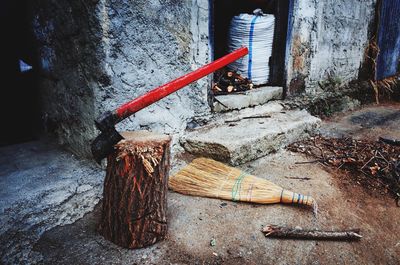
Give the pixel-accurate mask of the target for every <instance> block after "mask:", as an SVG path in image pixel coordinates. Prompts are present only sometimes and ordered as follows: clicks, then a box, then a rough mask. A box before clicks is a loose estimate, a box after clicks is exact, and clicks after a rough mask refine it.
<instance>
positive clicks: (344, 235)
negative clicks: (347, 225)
mask: <svg viewBox="0 0 400 265" xmlns="http://www.w3.org/2000/svg"><path fill="white" fill-rule="evenodd" d="M262 232H263V233H264V234H265V237H275V238H288V239H289V238H290V239H311V240H341V241H353V240H360V239H361V238H362V236H361V235H360V229H358V228H357V229H351V230H343V231H339V230H337V231H322V230H317V229H309V230H306V229H302V228H300V227H295V228H290V227H283V226H277V225H267V226H265V227H264V228H263V230H262Z"/></svg>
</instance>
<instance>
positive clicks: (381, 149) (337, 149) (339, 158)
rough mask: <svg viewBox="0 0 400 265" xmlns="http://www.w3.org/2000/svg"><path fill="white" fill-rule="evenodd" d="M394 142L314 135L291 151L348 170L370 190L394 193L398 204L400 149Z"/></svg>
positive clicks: (358, 182)
mask: <svg viewBox="0 0 400 265" xmlns="http://www.w3.org/2000/svg"><path fill="white" fill-rule="evenodd" d="M393 143H394V144H393ZM395 143H396V141H393V142H392V143H391V142H390V141H382V140H380V141H369V140H355V139H352V138H324V137H322V136H315V137H311V138H309V139H307V140H304V141H301V142H296V143H294V144H291V145H290V146H289V147H288V149H289V150H291V151H294V152H300V153H304V154H307V155H309V156H312V157H314V158H316V160H313V161H312V162H319V163H322V164H324V165H327V166H331V167H335V168H339V169H342V170H346V171H347V172H349V173H351V174H349V175H350V176H352V177H353V179H354V180H355V183H357V184H359V185H362V186H364V187H366V188H367V189H368V190H370V191H371V190H375V191H380V192H383V193H389V194H392V195H393V196H394V197H395V198H396V199H397V202H398V201H399V198H400V146H398V145H397V144H395Z"/></svg>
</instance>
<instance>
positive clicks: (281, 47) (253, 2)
mask: <svg viewBox="0 0 400 265" xmlns="http://www.w3.org/2000/svg"><path fill="white" fill-rule="evenodd" d="M289 2H290V0H214V1H212V2H211V3H210V4H211V10H212V11H211V13H212V14H211V15H212V18H211V38H212V42H211V43H212V46H213V47H212V48H213V52H214V53H213V54H214V59H218V58H220V57H222V56H223V55H225V54H226V53H227V50H228V47H227V45H228V32H229V25H230V21H231V19H232V18H233V17H234V16H235V15H238V14H240V13H249V14H251V13H252V12H253V10H255V9H257V8H261V9H262V10H263V12H264V13H265V14H274V15H275V30H274V42H273V47H272V57H271V59H270V75H269V76H270V77H269V84H268V85H273V86H285V78H286V74H285V63H286V62H285V60H286V59H285V52H286V45H287V41H286V39H287V32H288V16H289Z"/></svg>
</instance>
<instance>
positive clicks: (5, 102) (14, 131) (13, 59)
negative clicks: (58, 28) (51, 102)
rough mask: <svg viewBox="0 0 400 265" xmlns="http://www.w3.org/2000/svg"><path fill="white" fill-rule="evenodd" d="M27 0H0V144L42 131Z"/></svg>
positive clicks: (34, 135)
mask: <svg viewBox="0 0 400 265" xmlns="http://www.w3.org/2000/svg"><path fill="white" fill-rule="evenodd" d="M28 3H29V2H28V1H27V0H24V1H13V0H6V1H2V2H1V8H0V25H1V26H0V27H1V32H3V34H4V36H6V37H5V38H4V40H3V41H2V43H3V49H2V59H1V60H0V62H1V69H2V71H3V73H2V76H3V79H2V80H1V81H2V82H3V85H2V86H1V96H0V120H1V121H2V126H1V127H2V129H1V133H0V134H1V137H0V146H5V145H10V144H16V143H21V142H25V141H30V140H35V139H37V138H38V136H39V133H40V132H41V129H42V126H41V119H40V104H39V87H38V84H37V80H38V79H37V77H38V71H37V69H38V67H36V66H37V63H36V62H37V60H36V56H35V47H34V45H33V44H34V43H35V41H34V38H33V32H32V27H31V23H30V20H29V10H28Z"/></svg>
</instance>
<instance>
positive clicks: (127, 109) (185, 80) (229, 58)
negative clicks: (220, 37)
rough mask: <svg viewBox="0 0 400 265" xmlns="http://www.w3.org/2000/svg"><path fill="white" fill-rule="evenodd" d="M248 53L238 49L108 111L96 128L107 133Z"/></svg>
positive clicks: (97, 121)
mask: <svg viewBox="0 0 400 265" xmlns="http://www.w3.org/2000/svg"><path fill="white" fill-rule="evenodd" d="M247 53H248V49H247V48H246V47H242V48H239V49H237V50H235V51H233V52H231V53H229V54H227V55H225V56H224V57H221V58H219V59H217V60H215V61H213V62H211V63H209V64H206V65H204V66H202V67H201V68H199V69H197V70H195V71H193V72H191V73H189V74H186V75H184V76H181V77H179V78H177V79H175V80H173V81H171V82H169V83H167V84H165V85H162V86H159V87H157V88H155V89H153V90H151V91H149V92H147V93H146V94H144V95H142V96H140V97H138V98H135V99H134V100H132V101H129V102H127V103H125V104H124V105H122V106H121V107H119V108H117V109H116V110H114V111H112V112H111V111H108V112H106V113H104V114H103V115H102V116H101V117H100V118H99V119H98V120H96V121H95V122H96V126H97V128H98V129H99V130H101V131H108V130H110V129H111V128H112V127H114V125H115V124H116V123H118V122H120V121H122V120H123V119H125V118H127V117H129V116H130V115H132V114H133V113H135V112H137V111H139V110H141V109H143V108H145V107H147V106H149V105H151V104H153V103H154V102H156V101H159V100H160V99H162V98H164V97H166V96H168V95H169V94H171V93H173V92H175V91H177V90H179V89H181V88H182V87H184V86H186V85H188V84H190V83H192V82H194V81H196V80H198V79H200V78H202V77H204V76H206V75H208V74H210V73H212V72H215V71H216V70H218V69H220V68H222V67H224V66H226V65H228V64H230V63H232V62H234V61H236V60H237V59H239V58H241V57H243V56H245V55H246V54H247Z"/></svg>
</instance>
